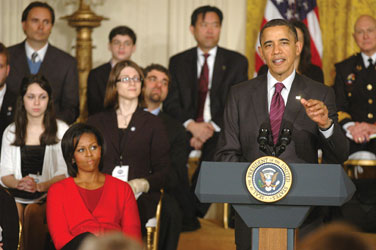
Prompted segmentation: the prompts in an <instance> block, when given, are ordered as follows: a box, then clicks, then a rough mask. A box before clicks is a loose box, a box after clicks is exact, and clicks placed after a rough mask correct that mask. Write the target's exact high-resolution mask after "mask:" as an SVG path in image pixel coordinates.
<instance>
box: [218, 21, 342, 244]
mask: <svg viewBox="0 0 376 250" xmlns="http://www.w3.org/2000/svg"><path fill="white" fill-rule="evenodd" d="M301 48H302V44H301V43H300V42H299V41H298V39H297V33H296V30H295V28H294V26H293V25H292V24H291V23H290V22H289V21H286V20H283V19H274V20H271V21H269V22H268V23H266V24H265V25H264V27H263V28H262V29H261V32H260V47H259V48H258V49H259V52H260V54H261V56H262V58H263V60H264V61H265V62H266V64H267V65H268V68H269V71H268V73H267V74H266V75H261V76H258V77H257V78H254V79H252V80H249V81H246V82H243V83H240V84H238V85H235V86H234V87H232V88H231V91H230V93H229V96H228V100H227V104H226V108H225V113H224V126H223V130H222V132H221V135H220V138H219V142H218V150H217V153H216V160H217V161H228V162H253V161H254V160H256V159H257V158H259V157H262V156H265V155H276V156H279V157H280V158H281V159H282V160H284V161H285V162H287V163H317V161H318V156H317V150H318V149H319V148H321V149H322V151H323V162H324V163H342V162H344V161H345V160H346V159H347V157H348V152H349V145H348V141H347V140H346V137H345V135H344V134H343V132H342V130H341V127H340V126H339V125H338V121H337V112H336V105H335V96H334V92H333V90H332V89H331V88H329V87H327V86H324V85H323V84H321V83H318V82H316V81H313V80H311V79H309V78H307V77H305V76H303V75H300V74H298V73H296V71H295V69H294V60H295V57H296V56H298V55H299V54H300V52H301ZM259 131H260V132H261V133H263V135H261V133H260V132H259ZM265 132H266V133H265ZM265 135H266V139H267V140H266V141H265V140H260V136H264V137H265ZM264 139H265V138H264ZM287 141H288V142H287ZM286 142H287V143H286ZM259 143H265V144H266V145H259ZM287 144H288V145H287ZM281 145H282V146H284V147H285V150H284V151H283V152H282V153H281V152H279V153H278V152H277V151H278V150H276V149H278V148H281ZM261 148H264V149H265V148H269V149H270V150H269V151H270V152H269V151H267V150H261ZM251 235H252V233H251V229H250V228H248V227H247V226H246V224H245V223H244V222H243V221H242V219H241V218H240V217H239V216H238V215H236V217H235V242H236V246H237V249H238V250H246V249H251Z"/></svg>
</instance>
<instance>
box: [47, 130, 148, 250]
mask: <svg viewBox="0 0 376 250" xmlns="http://www.w3.org/2000/svg"><path fill="white" fill-rule="evenodd" d="M61 146H62V151H63V156H64V159H65V162H66V164H67V166H68V174H69V175H70V178H67V179H65V180H62V181H60V182H57V183H55V184H54V185H52V186H51V187H50V189H49V191H48V195H47V223H48V228H49V231H50V234H51V237H52V240H53V242H54V244H55V247H56V249H64V250H65V249H77V248H78V247H79V244H80V243H81V241H82V240H83V238H85V237H86V236H87V235H91V234H94V235H101V234H103V233H105V232H108V231H122V232H123V233H124V234H126V235H128V236H131V237H133V238H135V239H137V240H139V241H141V229H140V219H139V214H138V208H137V203H136V200H135V197H134V195H133V191H132V189H131V187H130V186H129V185H128V184H127V183H126V182H123V181H121V180H118V179H116V178H114V177H112V176H110V175H107V174H103V173H101V172H100V170H101V169H102V162H101V159H102V156H103V137H102V135H101V134H100V132H99V131H98V130H97V129H95V128H94V127H92V126H90V125H86V124H81V123H78V124H75V125H73V126H72V127H70V128H69V129H68V130H67V132H66V133H65V135H64V137H63V139H62V142H61Z"/></svg>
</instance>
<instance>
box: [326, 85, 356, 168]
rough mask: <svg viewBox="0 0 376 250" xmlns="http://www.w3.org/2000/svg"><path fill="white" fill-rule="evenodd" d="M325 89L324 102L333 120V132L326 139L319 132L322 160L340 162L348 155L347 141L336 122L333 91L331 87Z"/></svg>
mask: <svg viewBox="0 0 376 250" xmlns="http://www.w3.org/2000/svg"><path fill="white" fill-rule="evenodd" d="M327 89H328V91H327V94H326V96H325V99H324V103H325V105H326V106H327V108H328V112H329V118H331V119H332V120H333V123H334V128H333V134H332V135H331V136H330V137H329V138H328V139H325V138H324V136H323V135H322V133H320V141H321V143H320V144H321V148H322V150H323V161H324V162H325V163H342V162H344V161H346V160H347V158H348V156H349V150H350V147H349V142H348V140H347V139H346V137H345V134H344V133H343V131H342V128H341V126H340V125H339V124H338V116H337V112H336V104H335V96H334V91H333V89H331V88H327Z"/></svg>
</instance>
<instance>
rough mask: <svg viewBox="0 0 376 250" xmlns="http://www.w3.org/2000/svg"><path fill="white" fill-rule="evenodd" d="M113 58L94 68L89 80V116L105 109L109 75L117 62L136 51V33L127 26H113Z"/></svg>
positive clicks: (111, 37) (111, 39)
mask: <svg viewBox="0 0 376 250" xmlns="http://www.w3.org/2000/svg"><path fill="white" fill-rule="evenodd" d="M108 38H109V43H108V49H109V50H110V51H111V60H110V61H109V62H107V63H105V64H102V65H100V66H98V67H97V68H95V69H92V70H91V71H90V73H89V76H88V80H87V92H86V95H87V108H88V113H89V116H90V115H93V114H95V113H98V112H100V111H102V110H103V108H104V107H103V105H104V104H103V103H104V95H105V93H106V86H107V81H108V77H109V76H110V72H111V69H112V67H113V66H115V64H116V63H118V62H120V61H123V60H129V59H130V58H131V56H132V54H133V53H134V52H135V51H136V39H137V37H136V34H135V33H134V31H133V30H132V29H131V28H129V27H127V26H117V27H115V28H113V29H112V30H111V32H110V34H109V36H108Z"/></svg>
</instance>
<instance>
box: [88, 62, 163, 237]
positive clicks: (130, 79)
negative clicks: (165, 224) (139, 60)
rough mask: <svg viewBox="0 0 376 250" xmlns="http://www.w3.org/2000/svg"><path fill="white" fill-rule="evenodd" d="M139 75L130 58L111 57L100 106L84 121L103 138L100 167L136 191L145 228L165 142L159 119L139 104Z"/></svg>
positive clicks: (156, 197)
mask: <svg viewBox="0 0 376 250" xmlns="http://www.w3.org/2000/svg"><path fill="white" fill-rule="evenodd" d="M142 78H143V72H142V70H141V69H140V67H139V66H138V65H137V64H136V63H134V62H132V61H129V60H125V61H121V62H119V63H117V64H116V65H115V67H114V68H113V69H112V71H111V73H110V77H109V80H108V84H107V88H106V97H105V101H104V106H105V109H106V110H105V111H103V112H101V113H98V114H95V115H93V116H90V117H89V119H88V123H89V124H91V125H93V126H95V127H97V128H98V129H99V130H100V131H101V132H102V134H103V137H104V140H105V142H106V146H107V150H106V151H105V153H104V156H103V170H102V171H103V172H104V173H107V174H112V175H113V176H114V177H117V178H119V179H122V180H124V181H128V183H129V185H130V186H131V187H132V189H133V192H134V194H135V195H136V197H138V199H137V204H138V209H139V212H140V219H141V229H142V232H143V234H145V233H146V230H145V227H144V226H145V224H146V222H147V221H148V220H149V219H150V218H153V217H155V212H156V208H157V204H158V202H159V199H160V195H161V194H160V189H161V188H164V187H165V182H166V178H167V175H168V172H169V155H168V152H169V143H168V137H167V133H166V131H165V128H164V126H163V123H162V122H161V120H160V119H159V118H158V117H156V116H154V115H152V114H150V113H149V112H145V111H144V110H142V108H140V107H139V98H140V94H141V88H142V81H143V79H142ZM140 100H141V99H140Z"/></svg>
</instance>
